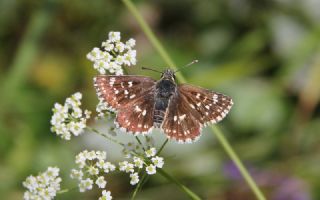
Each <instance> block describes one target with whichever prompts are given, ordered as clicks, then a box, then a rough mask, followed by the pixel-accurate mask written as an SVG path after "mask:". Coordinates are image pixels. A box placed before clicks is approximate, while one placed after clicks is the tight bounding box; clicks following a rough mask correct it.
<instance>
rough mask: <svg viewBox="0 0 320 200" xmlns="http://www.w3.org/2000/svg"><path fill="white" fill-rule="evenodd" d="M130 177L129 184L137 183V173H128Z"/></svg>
mask: <svg viewBox="0 0 320 200" xmlns="http://www.w3.org/2000/svg"><path fill="white" fill-rule="evenodd" d="M130 178H131V180H130V184H131V185H135V184H137V183H138V182H139V176H138V173H132V174H130Z"/></svg>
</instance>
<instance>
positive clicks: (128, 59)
mask: <svg viewBox="0 0 320 200" xmlns="http://www.w3.org/2000/svg"><path fill="white" fill-rule="evenodd" d="M136 56H137V52H136V51H135V50H130V51H128V53H126V54H124V55H123V57H124V64H126V65H128V66H131V65H136V62H137V60H136Z"/></svg>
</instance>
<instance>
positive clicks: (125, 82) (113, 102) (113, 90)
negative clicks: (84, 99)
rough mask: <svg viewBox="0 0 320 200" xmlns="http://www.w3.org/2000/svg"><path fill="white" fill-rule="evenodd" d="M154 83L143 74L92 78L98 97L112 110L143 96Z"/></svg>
mask: <svg viewBox="0 0 320 200" xmlns="http://www.w3.org/2000/svg"><path fill="white" fill-rule="evenodd" d="M155 83H156V81H155V80H153V79H151V78H149V77H145V76H130V75H128V76H111V75H99V76H96V77H95V78H94V86H95V88H96V91H97V95H98V97H99V99H101V100H102V101H104V102H105V103H107V104H108V106H109V107H110V108H111V109H112V110H114V111H117V110H118V109H119V108H121V107H124V106H126V105H127V104H128V103H129V102H132V101H134V100H136V99H137V98H139V97H140V96H143V95H144V94H145V93H146V92H147V91H149V90H150V88H151V87H153V86H154V85H155Z"/></svg>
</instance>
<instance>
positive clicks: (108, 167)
mask: <svg viewBox="0 0 320 200" xmlns="http://www.w3.org/2000/svg"><path fill="white" fill-rule="evenodd" d="M103 169H104V172H105V173H109V172H112V171H114V170H115V169H116V166H115V165H113V164H111V163H110V162H106V163H105V164H104V165H103Z"/></svg>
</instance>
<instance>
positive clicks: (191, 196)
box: [157, 169, 201, 200]
mask: <svg viewBox="0 0 320 200" xmlns="http://www.w3.org/2000/svg"><path fill="white" fill-rule="evenodd" d="M157 171H158V172H159V173H160V174H161V175H162V176H163V177H165V178H166V179H168V180H170V181H171V182H173V183H175V184H176V185H177V186H178V187H179V188H180V189H181V190H182V191H184V192H185V193H186V194H187V195H188V196H189V197H190V198H191V199H194V200H200V199H201V198H200V197H199V196H198V195H196V194H195V193H193V192H192V191H191V190H189V189H188V188H187V187H186V186H184V185H183V184H182V183H180V182H179V181H178V180H177V179H176V178H174V177H173V176H171V175H170V174H168V173H167V172H166V171H164V170H163V169H157Z"/></svg>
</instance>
